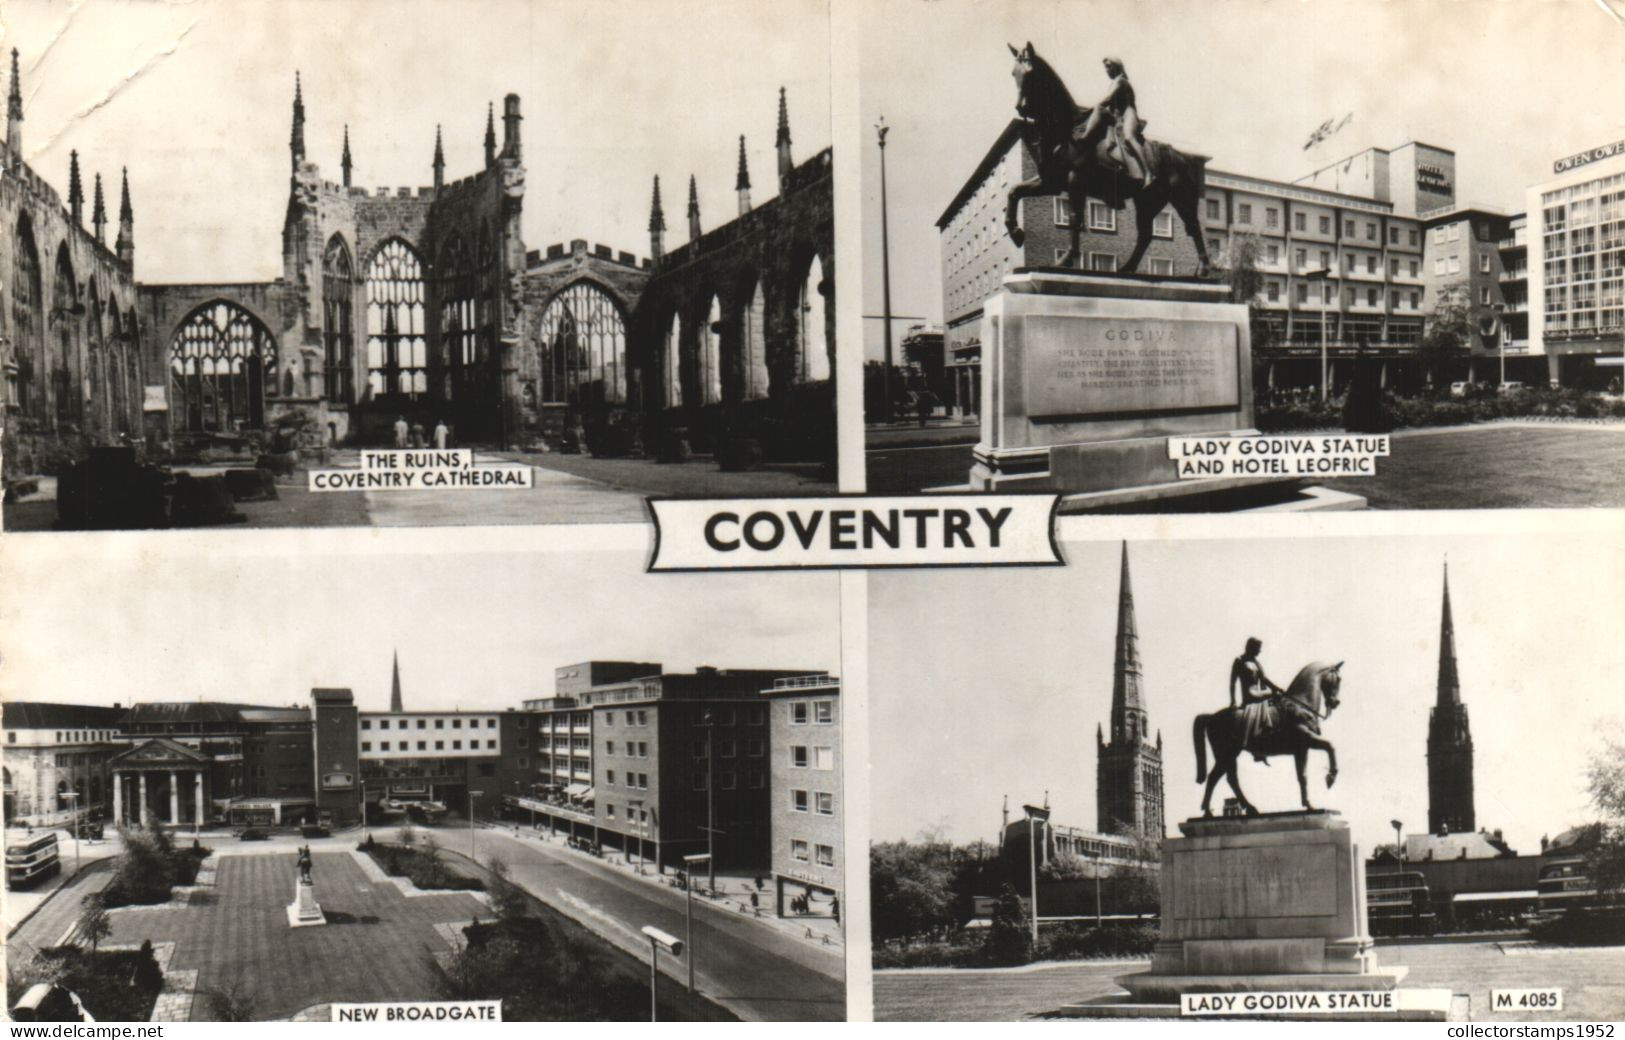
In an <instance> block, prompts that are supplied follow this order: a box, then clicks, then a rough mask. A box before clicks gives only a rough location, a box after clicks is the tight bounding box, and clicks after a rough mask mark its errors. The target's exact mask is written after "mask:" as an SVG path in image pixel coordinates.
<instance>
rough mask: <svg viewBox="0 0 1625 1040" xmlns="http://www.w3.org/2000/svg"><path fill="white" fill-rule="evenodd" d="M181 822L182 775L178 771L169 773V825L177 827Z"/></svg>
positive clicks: (172, 770)
mask: <svg viewBox="0 0 1625 1040" xmlns="http://www.w3.org/2000/svg"><path fill="white" fill-rule="evenodd" d="M180 822H181V773H180V770H178V769H171V770H170V771H169V825H170V826H171V827H174V826H177V825H178V824H179V823H180Z"/></svg>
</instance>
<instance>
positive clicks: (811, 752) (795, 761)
mask: <svg viewBox="0 0 1625 1040" xmlns="http://www.w3.org/2000/svg"><path fill="white" fill-rule="evenodd" d="M790 765H791V767H792V768H795V769H834V768H835V749H834V748H833V747H807V746H806V745H804V744H792V745H790Z"/></svg>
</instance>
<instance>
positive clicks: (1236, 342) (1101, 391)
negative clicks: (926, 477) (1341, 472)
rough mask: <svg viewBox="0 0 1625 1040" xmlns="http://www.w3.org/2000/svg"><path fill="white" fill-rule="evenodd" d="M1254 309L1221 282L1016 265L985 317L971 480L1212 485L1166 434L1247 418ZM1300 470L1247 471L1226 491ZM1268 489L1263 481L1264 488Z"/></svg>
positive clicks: (1188, 489)
mask: <svg viewBox="0 0 1625 1040" xmlns="http://www.w3.org/2000/svg"><path fill="white" fill-rule="evenodd" d="M1251 344H1252V339H1251V333H1250V331H1249V327H1248V319H1247V308H1246V307H1245V306H1244V305H1242V304H1237V303H1231V302H1229V290H1228V288H1227V287H1226V286H1224V285H1221V284H1218V283H1214V282H1206V281H1197V280H1194V279H1184V280H1181V279H1170V278H1134V277H1128V276H1122V275H1109V274H1089V273H1084V272H1078V271H1063V270H1040V269H1022V270H1018V271H1016V272H1015V273H1013V274H1011V275H1008V276H1006V277H1005V279H1004V284H1003V285H1002V286H1001V287H1000V289H999V291H998V292H997V293H995V294H994V295H993V297H992V299H990V300H988V302H987V305H986V307H985V309H984V311H983V317H982V350H983V356H982V380H983V382H982V402H983V403H982V438H981V441H980V443H978V444H977V446H976V451H975V462H974V464H973V466H972V467H971V472H970V486H971V487H972V489H974V490H980V491H992V490H1035V491H1037V490H1044V491H1059V492H1061V493H1063V494H1067V495H1069V496H1079V497H1080V498H1087V497H1088V496H1103V497H1102V501H1101V503H1100V504H1101V505H1102V506H1105V507H1110V506H1116V505H1120V504H1121V503H1120V502H1119V501H1118V498H1120V497H1121V495H1122V493H1123V492H1125V491H1132V492H1135V496H1134V500H1136V501H1142V500H1145V499H1147V498H1149V499H1160V498H1174V497H1181V496H1184V495H1189V494H1191V493H1193V492H1197V491H1201V490H1208V489H1205V488H1204V486H1203V485H1204V484H1205V483H1206V482H1203V481H1190V480H1185V481H1182V480H1180V479H1179V477H1178V474H1177V472H1176V471H1175V466H1174V462H1173V460H1172V459H1170V458H1169V457H1168V438H1170V437H1174V436H1200V435H1213V436H1228V435H1239V434H1246V433H1255V432H1257V431H1256V430H1254V429H1253V385H1252V367H1253V366H1252V346H1251ZM1300 483H1301V482H1300V481H1298V480H1295V479H1288V480H1285V481H1282V480H1281V479H1280V478H1274V479H1271V478H1263V479H1259V478H1246V479H1241V480H1234V479H1232V480H1229V481H1226V482H1224V488H1223V489H1222V490H1228V491H1234V490H1235V489H1236V488H1245V487H1250V486H1253V485H1260V486H1267V485H1280V486H1281V489H1282V495H1284V496H1290V494H1291V493H1292V491H1293V490H1294V489H1295V488H1296V487H1297V486H1298V485H1299V484H1300ZM1261 490H1262V487H1261Z"/></svg>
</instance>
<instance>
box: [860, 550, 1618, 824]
mask: <svg viewBox="0 0 1625 1040" xmlns="http://www.w3.org/2000/svg"><path fill="white" fill-rule="evenodd" d="M1064 549H1065V554H1066V557H1067V560H1068V562H1069V564H1070V565H1069V566H1068V567H1065V568H1054V569H1039V570H1027V571H1021V572H1003V573H1001V572H997V571H979V572H978V571H955V572H943V571H938V572H902V571H894V572H884V573H880V572H877V573H875V574H873V575H871V576H870V579H869V689H870V692H869V704H870V726H871V729H870V736H869V742H870V747H871V749H872V750H873V754H872V756H871V762H872V765H871V771H870V784H871V790H872V792H873V793H872V795H871V800H872V804H873V805H874V807H875V808H874V819H873V827H872V836H873V838H874V840H877V841H884V840H890V839H896V838H915V837H917V836H919V835H921V834H927V833H936V834H940V835H941V836H943V837H945V838H948V839H951V840H954V841H960V842H963V841H971V840H975V839H984V840H988V841H992V840H995V838H996V836H997V833H998V824H999V812H1000V806H1001V800H1002V798H1003V797H1004V796H1005V795H1008V796H1009V798H1010V804H1011V806H1012V809H1013V813H1014V814H1015V815H1016V816H1019V815H1020V812H1021V805H1022V804H1023V803H1024V802H1026V803H1032V804H1038V803H1039V802H1040V801H1041V800H1042V799H1043V797H1044V794H1045V792H1046V791H1047V792H1048V793H1049V798H1050V804H1051V806H1052V807H1053V809H1054V812H1055V820H1056V822H1057V823H1058V824H1067V825H1071V826H1077V827H1083V828H1087V829H1093V828H1094V827H1095V824H1096V818H1095V757H1096V755H1095V727H1096V726H1097V724H1101V725H1106V727H1107V732H1108V735H1109V732H1110V725H1109V723H1110V717H1109V716H1110V707H1111V682H1112V653H1113V637H1114V634H1115V629H1116V611H1117V587H1118V558H1119V557H1118V554H1119V551H1120V547H1119V544H1118V543H1115V542H1070V543H1066V544H1065V546H1064ZM1447 554H1448V558H1449V565H1450V596H1451V603H1452V609H1453V612H1454V616H1455V633H1456V656H1457V663H1458V668H1459V674H1460V680H1461V691H1462V698H1463V700H1464V702H1465V703H1466V705H1467V709H1468V714H1469V718H1470V721H1471V727H1472V735H1473V741H1474V748H1475V777H1476V786H1477V796H1476V804H1477V813H1478V825H1479V827H1481V828H1488V829H1490V830H1494V829H1497V828H1499V829H1501V830H1502V831H1504V833H1505V835H1506V838H1507V840H1508V841H1509V842H1510V843H1511V844H1512V846H1513V847H1514V848H1516V849H1517V850H1518V851H1519V852H1523V853H1531V852H1538V851H1539V848H1540V837H1541V836H1542V835H1543V834H1550V835H1556V834H1557V833H1559V832H1560V831H1562V830H1564V829H1566V828H1568V827H1570V826H1573V825H1575V824H1578V823H1582V822H1585V821H1587V820H1589V819H1592V818H1594V814H1593V813H1592V812H1591V811H1590V808H1589V805H1590V803H1589V800H1588V797H1587V795H1586V793H1585V784H1586V781H1585V776H1584V772H1583V770H1584V766H1585V762H1586V760H1587V756H1588V755H1589V754H1591V753H1592V752H1594V751H1596V750H1598V749H1599V748H1600V747H1601V743H1600V741H1601V735H1602V734H1604V733H1609V732H1612V733H1613V734H1614V736H1615V738H1616V739H1618V738H1619V737H1620V736H1621V735H1622V733H1621V726H1622V723H1625V706H1622V705H1621V703H1620V700H1619V694H1618V691H1619V685H1618V669H1617V652H1618V646H1619V632H1618V626H1619V619H1620V618H1621V617H1625V546H1622V545H1621V544H1620V543H1619V540H1618V538H1617V536H1615V537H1613V538H1611V539H1610V538H1606V537H1600V536H1593V535H1587V536H1583V537H1578V536H1571V537H1567V538H1564V539H1556V538H1551V537H1549V536H1548V537H1538V536H1537V537H1531V536H1528V535H1521V536H1516V537H1514V536H1511V535H1500V536H1489V535H1470V536H1456V537H1435V536H1414V537H1399V536H1389V537H1366V538H1358V539H1351V538H1340V537H1317V538H1291V539H1273V540H1268V541H1263V540H1250V539H1246V540H1244V539H1237V540H1216V541H1163V542H1130V543H1129V561H1130V563H1129V567H1130V571H1131V574H1132V579H1131V580H1132V585H1133V590H1134V602H1135V612H1136V620H1137V622H1138V627H1139V633H1140V658H1141V666H1142V670H1143V677H1144V678H1143V687H1142V688H1143V690H1144V693H1145V698H1146V703H1147V707H1148V711H1149V716H1150V724H1151V726H1152V728H1153V729H1156V730H1161V732H1162V737H1163V778H1164V791H1165V798H1166V805H1167V820H1168V829H1169V832H1170V833H1171V834H1175V835H1177V833H1178V831H1177V829H1176V824H1177V822H1178V821H1179V820H1182V819H1186V818H1188V817H1190V816H1193V815H1196V814H1197V813H1198V812H1199V807H1200V803H1201V794H1202V788H1201V787H1200V786H1199V785H1197V784H1196V783H1195V782H1194V781H1195V777H1196V764H1195V751H1194V745H1193V741H1192V737H1191V728H1190V727H1191V721H1192V719H1193V718H1194V717H1195V716H1196V715H1197V714H1199V713H1206V712H1211V711H1216V710H1218V709H1220V708H1223V707H1225V706H1226V704H1227V703H1228V694H1227V692H1226V689H1225V683H1226V680H1227V679H1228V677H1229V673H1230V664H1231V661H1232V660H1233V659H1234V658H1235V657H1236V656H1237V655H1238V654H1240V653H1241V651H1242V646H1243V644H1244V643H1245V642H1246V640H1247V638H1248V637H1249V636H1257V637H1258V638H1260V639H1261V640H1263V643H1264V649H1263V652H1262V654H1261V655H1260V660H1261V662H1262V663H1263V665H1264V667H1265V669H1266V671H1267V673H1268V674H1269V676H1270V678H1272V679H1274V680H1275V681H1276V682H1277V683H1279V684H1280V685H1282V686H1285V685H1287V684H1288V683H1289V682H1290V681H1291V679H1292V677H1293V676H1294V675H1295V674H1296V673H1297V671H1298V669H1299V668H1300V667H1302V666H1303V665H1305V664H1307V663H1309V662H1310V661H1314V660H1328V661H1340V660H1341V661H1344V662H1346V663H1345V664H1344V665H1343V670H1342V676H1343V684H1342V705H1341V707H1340V708H1339V709H1338V710H1337V711H1336V712H1335V713H1334V714H1333V715H1332V716H1331V718H1330V719H1329V720H1328V721H1326V722H1324V723H1322V729H1321V732H1322V735H1323V736H1325V737H1326V739H1328V740H1330V741H1331V742H1332V743H1333V745H1334V746H1335V747H1336V749H1337V752H1338V765H1339V768H1340V770H1341V772H1340V774H1339V776H1338V780H1337V784H1336V786H1335V787H1333V788H1332V789H1331V790H1329V791H1328V790H1327V789H1326V787H1325V783H1324V780H1325V773H1326V760H1325V758H1324V756H1322V755H1320V754H1319V753H1312V754H1311V756H1310V765H1309V776H1310V784H1311V786H1310V798H1311V799H1312V800H1313V801H1314V802H1315V804H1316V805H1317V806H1319V807H1324V808H1332V809H1337V810H1339V811H1340V812H1342V813H1343V815H1344V816H1345V817H1347V818H1348V819H1349V820H1350V823H1351V826H1352V828H1353V830H1354V837H1355V840H1356V841H1357V842H1358V843H1359V844H1360V845H1361V846H1362V847H1363V848H1366V849H1371V848H1373V847H1374V846H1375V845H1377V844H1379V843H1382V842H1392V840H1393V831H1392V828H1391V827H1390V825H1389V821H1390V820H1394V819H1398V820H1400V821H1401V822H1402V823H1403V824H1404V825H1405V831H1406V833H1407V834H1409V833H1420V832H1425V831H1426V829H1427V762H1426V757H1425V749H1426V742H1427V728H1428V712H1429V709H1430V708H1431V707H1432V705H1433V703H1434V699H1435V690H1436V680H1437V675H1438V660H1439V619H1440V604H1441V586H1442V571H1443V566H1444V562H1445V559H1446V555H1447ZM1210 761H1211V759H1210ZM1240 769H1241V781H1242V786H1243V789H1244V790H1245V791H1246V792H1247V796H1248V798H1249V800H1251V801H1252V802H1253V803H1254V804H1256V805H1257V806H1259V808H1260V809H1263V810H1264V811H1284V810H1290V809H1296V808H1297V807H1298V797H1297V795H1298V792H1297V779H1296V774H1295V772H1294V769H1293V765H1292V760H1291V759H1290V758H1281V759H1275V760H1273V761H1272V764H1271V765H1270V766H1268V767H1265V766H1263V765H1259V764H1257V763H1255V762H1253V761H1252V760H1251V759H1250V758H1249V759H1246V760H1245V761H1244V762H1243V763H1242V764H1241V767H1240ZM1228 794H1229V788H1228V784H1226V783H1225V782H1224V781H1221V782H1220V785H1219V788H1218V789H1217V790H1216V791H1215V793H1214V811H1215V812H1217V811H1219V810H1220V808H1221V807H1222V799H1223V797H1225V796H1226V795H1228Z"/></svg>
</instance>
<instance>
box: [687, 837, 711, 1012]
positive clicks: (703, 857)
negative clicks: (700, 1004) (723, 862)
mask: <svg viewBox="0 0 1625 1040" xmlns="http://www.w3.org/2000/svg"><path fill="white" fill-rule="evenodd" d="M683 862H684V863H685V864H687V865H688V931H687V933H686V935H687V939H688V991H689V992H690V993H693V992H694V868H695V867H696V866H698V865H699V864H700V863H702V862H703V863H705V864H706V865H707V866H710V864H711V854H710V853H709V852H701V853H698V854H696V855H693V856H684V857H683Z"/></svg>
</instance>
